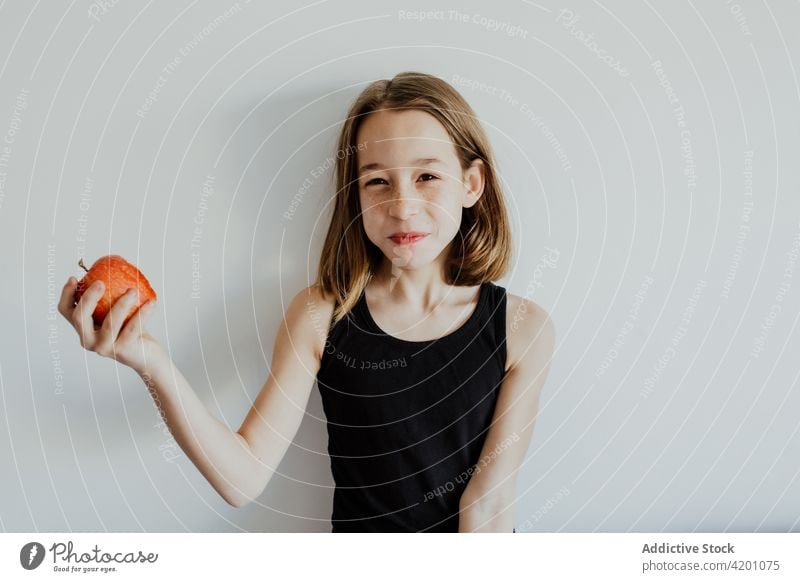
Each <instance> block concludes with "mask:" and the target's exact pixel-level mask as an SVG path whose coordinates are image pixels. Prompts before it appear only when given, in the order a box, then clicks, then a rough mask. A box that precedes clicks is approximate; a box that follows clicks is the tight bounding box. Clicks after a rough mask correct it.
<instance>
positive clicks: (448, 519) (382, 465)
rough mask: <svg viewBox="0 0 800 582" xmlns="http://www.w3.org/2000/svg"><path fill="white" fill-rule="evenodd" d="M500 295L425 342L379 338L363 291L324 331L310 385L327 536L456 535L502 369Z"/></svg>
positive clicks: (484, 299) (488, 292) (486, 287)
mask: <svg viewBox="0 0 800 582" xmlns="http://www.w3.org/2000/svg"><path fill="white" fill-rule="evenodd" d="M505 322H506V290H505V288H503V287H500V286H498V285H496V284H494V283H493V282H491V281H487V282H484V283H483V284H481V286H480V296H479V298H478V304H477V307H476V309H475V311H474V312H473V313H472V315H471V316H470V317H469V319H468V320H467V321H466V322H465V323H464V324H463V325H462V326H461V327H459V328H458V329H456V330H455V331H453V332H451V333H449V334H447V335H445V336H444V337H442V338H439V339H435V340H428V341H406V340H402V339H400V338H397V337H394V336H391V335H388V334H386V333H385V332H383V331H382V330H381V329H380V328H379V327H378V325H377V324H376V323H375V321H374V320H373V319H372V316H371V315H370V313H369V309H368V308H367V303H366V298H365V295H364V293H362V294H361V296H360V297H359V300H358V303H357V304H356V305H355V306H354V307H353V309H352V310H351V311H350V312H349V313H348V314H347V315H346V316H345V317H344V318H342V319H341V320H340V321H339V322H338V323H337V324H336V325H335V326H333V327H332V328H330V330H329V332H328V340H327V342H326V344H325V352H324V354H323V356H322V361H321V366H320V369H319V372H318V373H317V385H318V387H319V391H320V395H321V397H322V405H323V409H324V411H325V415H326V417H327V428H328V453H329V455H330V459H331V471H332V474H333V479H334V482H335V485H336V488H335V490H334V496H333V514H332V517H331V521H332V524H333V530H332V531H333V532H403V531H409V532H410V531H428V532H457V531H458V506H459V499H460V498H461V494H462V493H463V492H464V489H465V488H466V486H467V482H468V481H469V477H470V475H471V474H472V473H473V472H474V470H475V465H476V464H477V463H478V461H479V460H480V453H481V449H482V447H483V443H484V441H485V440H486V434H487V431H488V429H489V428H490V425H491V421H492V417H493V414H494V409H495V404H496V401H497V394H498V391H499V388H500V385H501V383H502V380H503V376H504V370H505V363H506V323H505Z"/></svg>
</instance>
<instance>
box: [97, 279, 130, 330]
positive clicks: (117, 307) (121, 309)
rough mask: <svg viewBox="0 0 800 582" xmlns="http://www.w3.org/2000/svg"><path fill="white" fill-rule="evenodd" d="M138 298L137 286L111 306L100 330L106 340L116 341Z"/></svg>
mask: <svg viewBox="0 0 800 582" xmlns="http://www.w3.org/2000/svg"><path fill="white" fill-rule="evenodd" d="M137 300H138V297H137V296H136V288H135V287H131V288H130V289H128V290H127V291H126V292H125V294H124V295H123V296H122V297H120V298H119V299H117V300H116V301H115V302H114V305H112V306H111V309H110V310H109V312H108V315H106V318H105V319H104V320H103V325H102V327H101V332H100V333H101V335H102V336H103V338H104V340H105V341H107V342H109V344H111V343H114V342H115V341H116V339H117V336H118V335H119V330H120V329H121V328H122V324H123V323H124V322H125V318H126V317H128V314H129V313H130V312H131V308H133V307H135V306H136V301H137ZM131 319H133V318H131Z"/></svg>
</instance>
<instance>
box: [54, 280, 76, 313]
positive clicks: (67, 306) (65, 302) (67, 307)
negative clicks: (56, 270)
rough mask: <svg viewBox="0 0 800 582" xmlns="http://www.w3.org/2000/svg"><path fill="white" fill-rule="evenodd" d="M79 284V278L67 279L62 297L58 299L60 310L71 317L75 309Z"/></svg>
mask: <svg viewBox="0 0 800 582" xmlns="http://www.w3.org/2000/svg"><path fill="white" fill-rule="evenodd" d="M77 286H78V280H77V279H76V278H75V277H70V278H69V279H67V282H66V284H65V285H64V288H63V289H62V290H61V299H59V301H58V312H59V313H60V314H61V315H63V316H64V317H66V318H67V319H69V318H70V317H72V310H73V309H75V302H74V296H75V287H77Z"/></svg>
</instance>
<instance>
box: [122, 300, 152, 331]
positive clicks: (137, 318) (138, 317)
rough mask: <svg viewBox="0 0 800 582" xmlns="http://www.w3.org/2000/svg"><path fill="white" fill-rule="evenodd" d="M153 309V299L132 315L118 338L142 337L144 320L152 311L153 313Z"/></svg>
mask: <svg viewBox="0 0 800 582" xmlns="http://www.w3.org/2000/svg"><path fill="white" fill-rule="evenodd" d="M155 308H156V300H155V299H151V300H150V301H148V302H147V303H145V304H144V305H142V306H141V307H140V308H139V310H138V311H137V312H136V313H134V314H133V317H131V318H130V320H128V323H126V324H125V326H124V327H123V328H122V331H121V332H120V333H119V335H120V337H139V336H140V335H142V334H143V333H144V320H145V318H146V317H149V316H150V314H151V313H152V312H153V311H155Z"/></svg>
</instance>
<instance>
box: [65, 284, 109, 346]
mask: <svg viewBox="0 0 800 582" xmlns="http://www.w3.org/2000/svg"><path fill="white" fill-rule="evenodd" d="M105 288H106V287H105V284H104V283H103V282H102V281H95V282H94V283H92V285H91V286H90V287H89V288H88V289H87V290H86V291H85V292H84V294H83V295H81V300H80V301H78V304H77V305H76V306H75V310H73V314H72V317H73V323H74V324H75V328H76V329H77V330H78V333H79V334H80V336H81V337H82V338H83V342H84V344H85V345H89V344H91V345H94V343H95V341H96V340H97V331H96V330H95V329H94V320H93V319H92V313H94V310H95V308H96V307H97V302H98V301H99V300H100V297H102V296H103V293H104V292H105ZM75 311H77V314H78V315H77V318H76V317H75V313H74V312H75Z"/></svg>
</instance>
